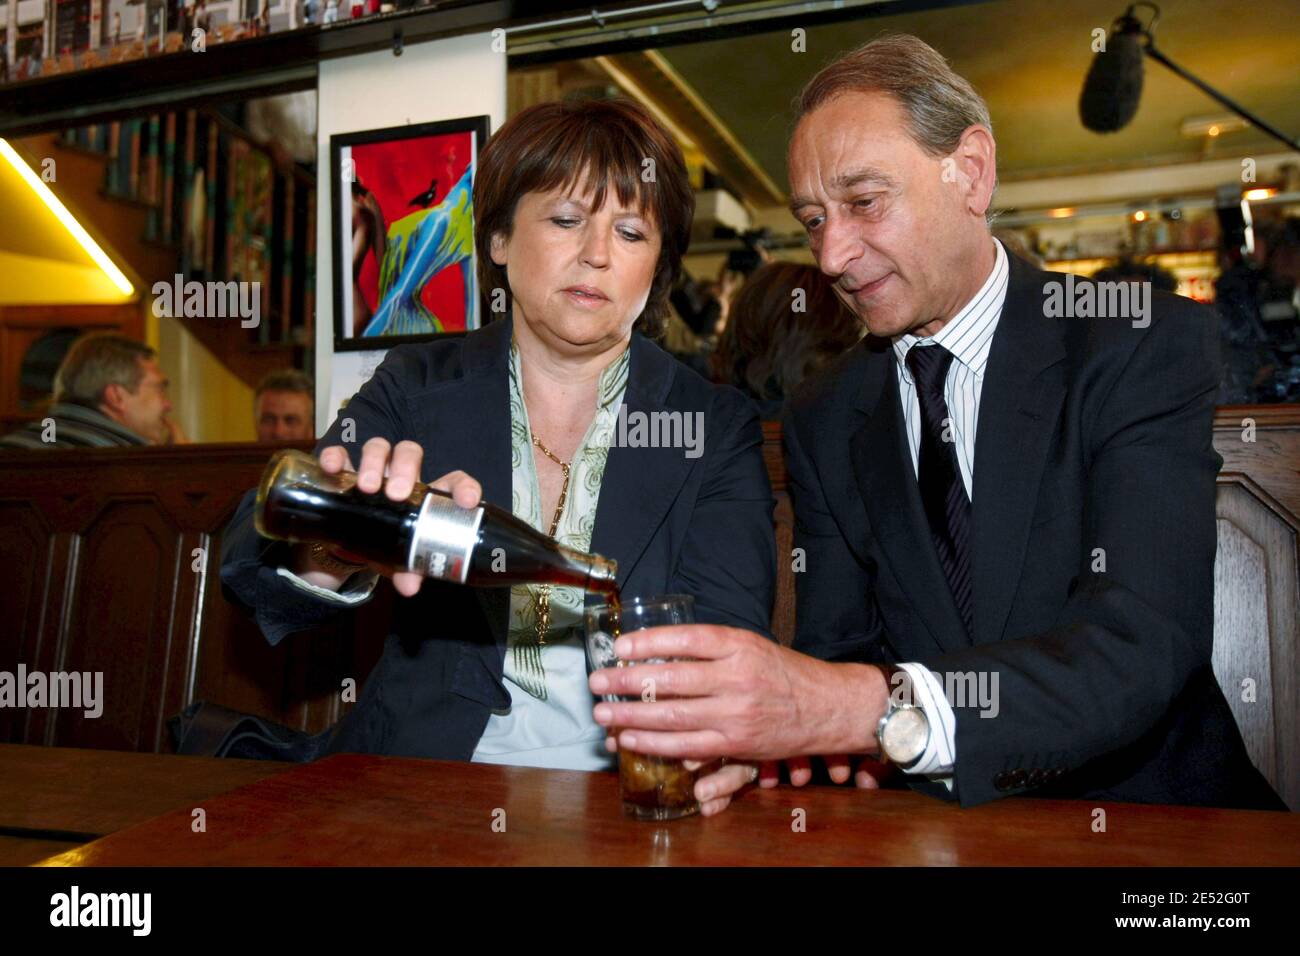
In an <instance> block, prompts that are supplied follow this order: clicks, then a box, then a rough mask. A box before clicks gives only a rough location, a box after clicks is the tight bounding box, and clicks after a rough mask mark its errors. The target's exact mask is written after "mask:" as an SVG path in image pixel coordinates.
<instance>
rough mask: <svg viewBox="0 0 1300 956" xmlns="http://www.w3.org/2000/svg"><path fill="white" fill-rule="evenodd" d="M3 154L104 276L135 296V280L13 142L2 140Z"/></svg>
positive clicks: (0, 149)
mask: <svg viewBox="0 0 1300 956" xmlns="http://www.w3.org/2000/svg"><path fill="white" fill-rule="evenodd" d="M0 155H3V156H4V158H5V159H7V160H9V165H10V166H12V167H13V168H14V170H15V171H16V172H17V173H18V175H19V176H21V177H22V178H23V179H24V180H26V182H27V185H28V186H30V187H31V188H32V191H33V192H35V193H36V195H38V196H40V197H41V201H42V202H44V203H45V205H46V206H48V207H49V209H50V212H52V213H54V216H55V218H56V219H58V220H59V222H61V223H63V227H64V228H65V229H67V230H68V232H70V233H72V238H74V239H76V240H77V242H79V243H81V248H83V249H85V250H86V253H87V254H88V255H89V256H90V258H92V259H94V260H95V264H96V265H97V266H99V267H100V268H101V269H103V270H104V274H105V275H106V276H108V277H109V279H111V280H112V282H113V285H115V286H117V287H118V289H120V290H121V291H122V294H123V295H125V296H130V295H132V294H134V293H135V286H133V285H132V284H131V280H130V279H128V278H127V277H126V276H125V275H123V274H122V270H121V269H119V268H118V267H117V266H115V265H114V264H113V260H112V259H110V258H109V257H108V253H106V252H104V250H103V249H101V248H100V247H99V243H97V242H96V241H95V240H94V239H92V238H91V237H90V233H88V232H86V230H85V228H84V227H83V226H82V225H81V223H79V222H77V217H76V216H74V215H72V213H70V212H69V211H68V207H67V206H65V205H63V203H62V202H60V201H59V197H58V196H56V195H54V193H52V192H51V191H50V187H49V186H47V185H45V183H43V182H41V178H40V177H39V176H37V175H36V173H35V172H34V171H33V170H32V168H31V167H30V166H28V165H27V163H26V162H25V161H24V160H23V158H22V157H21V156H19V155H18V153H17V151H15V150H14V148H13V147H12V146H10V145H9V141H8V140H6V139H3V138H0Z"/></svg>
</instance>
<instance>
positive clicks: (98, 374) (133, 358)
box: [0, 332, 187, 448]
mask: <svg viewBox="0 0 1300 956" xmlns="http://www.w3.org/2000/svg"><path fill="white" fill-rule="evenodd" d="M169 384H170V382H169V379H168V378H167V376H166V375H164V374H163V371H162V369H161V368H159V367H158V361H157V353H156V352H154V350H153V349H151V348H150V347H149V346H147V345H145V344H144V343H143V342H137V341H135V340H134V339H130V338H127V337H126V336H124V335H117V334H115V333H111V332H94V333H91V334H89V335H84V336H82V337H81V338H79V339H77V341H75V342H73V343H72V347H71V348H69V349H68V354H67V355H66V356H64V358H63V362H62V363H61V364H60V365H59V370H58V372H57V373H56V374H55V376H54V401H53V403H52V404H51V405H50V407H49V410H48V412H46V414H45V415H44V416H43V417H42V418H40V419H38V420H37V421H34V422H29V423H28V424H26V425H25V426H23V427H22V428H20V429H18V430H17V431H15V432H12V433H11V434H9V435H6V436H5V437H4V438H0V447H6V448H110V447H113V446H116V445H174V444H184V443H186V441H187V439H186V438H185V436H184V434H183V433H182V432H181V429H180V426H179V425H177V424H176V423H175V422H173V421H172V420H171V419H170V418H169V417H168V414H169V413H170V412H171V410H172V403H171V400H170V399H169V398H168V397H167V387H168V385H169Z"/></svg>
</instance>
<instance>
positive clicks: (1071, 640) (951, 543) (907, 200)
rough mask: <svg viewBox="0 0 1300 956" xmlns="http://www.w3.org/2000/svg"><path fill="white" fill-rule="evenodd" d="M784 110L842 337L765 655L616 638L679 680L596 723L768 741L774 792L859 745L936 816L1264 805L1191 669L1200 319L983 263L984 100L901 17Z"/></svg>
mask: <svg viewBox="0 0 1300 956" xmlns="http://www.w3.org/2000/svg"><path fill="white" fill-rule="evenodd" d="M799 114H800V115H799V122H798V126H797V128H796V131H795V134H794V138H793V140H792V143H791V147H790V176H791V183H792V194H793V198H792V204H791V208H792V211H793V212H794V214H795V216H796V217H797V218H798V219H799V220H800V222H801V223H802V224H803V225H804V227H805V229H806V230H807V232H808V235H809V241H810V246H811V249H812V251H813V254H814V255H815V256H816V258H817V262H818V265H819V266H820V268H821V270H822V271H823V272H824V273H826V274H827V275H828V276H831V277H832V278H833V279H834V280H835V285H836V289H837V292H838V293H839V294H840V296H841V298H842V299H843V300H844V301H845V302H846V303H847V304H848V305H849V306H850V307H851V308H853V309H854V311H855V312H857V314H858V315H859V316H861V318H862V319H863V321H864V322H865V323H866V325H867V328H868V331H869V332H870V335H869V336H868V337H867V338H866V339H865V340H864V341H863V343H862V344H861V345H860V346H858V347H856V348H854V349H853V350H852V351H850V352H849V353H848V354H846V355H845V356H844V357H843V358H842V359H841V360H840V361H839V362H838V364H837V365H835V366H834V367H832V368H831V369H830V370H829V371H828V372H827V373H826V374H825V375H823V376H821V377H820V378H818V379H815V380H814V381H812V382H810V383H808V385H807V387H805V388H804V389H803V391H802V392H801V393H800V394H799V395H798V396H797V398H796V399H795V400H794V401H793V402H792V404H791V405H790V407H789V408H788V409H787V413H786V417H785V422H784V436H785V441H786V446H787V461H788V470H789V476H790V487H791V494H792V497H793V500H794V506H795V541H794V543H795V553H794V555H793V560H794V561H795V570H796V571H799V572H800V573H799V574H798V575H797V587H798V595H797V635H796V638H795V642H794V649H793V650H787V649H784V648H779V647H773V646H771V645H770V644H765V642H762V641H760V639H758V638H757V637H755V636H753V635H749V634H746V633H744V632H741V631H736V630H734V629H710V628H700V627H696V628H677V629H661V630H659V631H657V632H646V633H643V634H642V635H635V636H632V637H630V638H629V639H627V640H626V643H625V646H623V647H621V648H620V649H619V650H620V653H624V654H627V655H628V656H631V657H633V658H642V657H653V656H673V655H680V656H697V657H699V658H701V659H702V662H701V663H694V664H676V665H641V666H640V667H638V668H635V669H632V670H633V671H634V672H636V671H639V672H640V673H638V674H637V675H636V676H637V678H638V679H641V680H643V679H645V678H646V677H653V678H656V681H657V685H658V686H659V687H660V688H661V689H662V688H665V687H671V688H674V690H675V693H676V694H677V695H679V699H677V700H663V699H661V700H660V701H659V702H657V703H639V702H638V703H630V704H613V705H611V704H601V705H599V706H597V708H596V719H597V720H598V721H599V722H601V723H603V724H605V725H607V726H609V725H611V724H612V725H613V726H616V727H619V728H628V729H624V730H622V731H621V732H620V736H619V743H620V745H621V746H628V747H631V748H633V749H638V750H643V751H646V752H650V753H662V754H667V755H682V754H689V755H690V756H692V757H696V758H699V759H703V758H706V757H710V756H714V755H718V754H727V755H729V756H732V757H741V758H746V759H759V760H763V761H768V764H767V767H766V769H765V771H764V783H765V784H768V785H773V784H774V783H775V765H774V764H772V763H771V761H773V760H776V759H784V758H792V757H793V758H794V759H791V760H789V764H790V771H791V777H792V779H793V780H794V781H795V782H796V783H801V782H803V781H804V780H806V779H807V778H808V775H809V767H808V760H807V757H808V755H810V754H822V755H835V754H853V755H871V756H876V755H880V754H882V753H883V755H884V756H885V757H886V758H888V759H889V761H890V762H891V763H892V764H894V765H895V766H897V767H899V768H901V769H902V770H903V771H904V772H905V778H904V779H906V780H907V782H908V783H909V784H911V785H912V786H914V787H915V788H917V789H921V790H924V791H925V792H928V793H931V794H933V795H935V796H939V797H942V798H944V799H955V800H959V801H960V802H961V804H962V805H963V806H973V805H977V804H981V803H984V802H987V801H989V800H992V799H995V798H998V797H1001V796H1004V795H1008V794H1018V793H1026V792H1033V793H1038V794H1041V795H1044V796H1049V795H1050V796H1056V797H1063V798H1078V799H1087V800H1115V801H1130V802H1146V803H1172V804H1193V805H1208V806H1224V807H1252V808H1262V809H1286V808H1285V805H1284V804H1282V803H1281V801H1280V800H1279V799H1278V798H1277V795H1276V794H1275V793H1273V791H1272V790H1271V788H1270V787H1269V786H1268V784H1267V783H1266V782H1265V781H1264V779H1263V778H1262V776H1261V775H1260V774H1259V773H1258V771H1257V770H1256V769H1255V768H1254V767H1253V766H1252V765H1251V762H1250V760H1249V757H1248V756H1247V754H1246V750H1245V747H1244V745H1243V743H1242V740H1241V736H1240V734H1239V732H1238V730H1237V727H1236V725H1235V723H1234V721H1233V718H1232V714H1231V712H1230V711H1229V708H1228V705H1227V702H1226V700H1225V698H1224V696H1223V693H1222V692H1221V691H1220V689H1219V687H1218V685H1217V683H1216V682H1215V678H1214V674H1213V672H1212V670H1211V665H1210V652H1211V647H1212V641H1213V633H1212V632H1213V567H1214V556H1215V541H1216V536H1215V511H1214V500H1215V475H1216V473H1217V471H1218V469H1219V467H1220V465H1221V464H1222V460H1221V459H1220V457H1219V456H1218V455H1217V454H1216V453H1215V451H1214V449H1213V446H1212V444H1211V437H1212V433H1211V418H1212V414H1213V403H1214V395H1215V390H1216V387H1217V384H1218V379H1219V374H1218V365H1217V347H1216V333H1215V325H1214V316H1213V314H1212V313H1211V312H1209V311H1208V310H1206V309H1204V308H1203V307H1201V306H1199V305H1197V304H1196V303H1193V302H1191V301H1189V300H1186V299H1181V298H1178V297H1177V296H1173V295H1168V294H1165V293H1155V294H1154V295H1153V294H1152V293H1151V290H1150V288H1149V287H1146V288H1143V287H1142V286H1141V285H1128V284H1124V285H1122V286H1118V285H1117V286H1116V287H1113V288H1106V287H1103V286H1101V285H1099V284H1097V283H1091V282H1088V281H1087V280H1076V279H1075V278H1074V277H1072V276H1071V277H1067V276H1065V275H1063V274H1059V273H1049V272H1043V271H1041V270H1038V269H1036V268H1034V267H1032V266H1030V265H1029V264H1028V263H1026V262H1024V261H1022V260H1019V259H1016V258H1014V257H1011V256H1009V255H1008V254H1007V253H1006V251H1005V249H1003V248H1002V247H1001V245H1000V244H999V243H997V242H996V241H995V240H994V239H993V238H992V237H991V236H990V234H989V231H988V224H987V222H986V218H985V215H986V212H987V210H988V208H989V205H990V201H991V198H992V194H993V190H994V188H995V185H996V158H995V157H996V148H995V144H994V140H993V135H992V128H991V124H990V122H989V119H988V113H987V109H986V107H985V106H984V104H983V101H982V100H981V99H980V98H979V96H978V94H977V93H976V92H975V91H974V90H973V89H972V88H971V87H970V85H969V83H967V82H966V81H965V80H964V79H962V78H961V77H959V76H957V75H956V74H955V73H953V72H952V70H951V69H950V68H949V67H948V65H947V64H946V62H945V61H944V60H943V58H942V57H941V56H940V55H939V54H938V53H936V52H935V51H934V50H933V49H931V48H930V47H928V46H926V45H925V44H924V43H922V42H921V41H920V40H917V39H916V38H914V37H886V38H883V39H881V40H877V41H873V42H872V43H870V44H867V45H866V46H864V47H862V48H861V49H859V50H856V51H854V52H853V53H851V54H848V55H846V56H845V57H843V58H841V59H840V60H839V61H837V62H836V63H833V64H831V65H830V66H828V67H826V68H825V69H824V70H823V71H822V72H821V73H820V74H818V76H816V77H815V78H814V79H813V80H812V81H811V82H810V83H809V84H808V86H807V88H806V89H805V90H804V93H803V95H802V99H801V103H800V110H799ZM976 426H978V428H977V427H976ZM977 439H978V440H977ZM645 667H654V668H656V669H658V670H659V671H662V673H659V674H656V673H651V672H649V671H644V670H642V668H645ZM630 679H631V674H629V673H628V672H627V671H624V672H621V673H620V672H615V671H601V672H598V673H596V674H594V675H592V678H591V680H590V683H591V686H592V688H593V690H595V691H596V692H597V693H606V692H610V691H612V692H614V693H627V692H629V691H628V688H630V687H631V684H628V683H627V682H628V681H630ZM625 684H626V685H627V686H625ZM663 696H664V695H663V694H662V693H661V698H662V697H663ZM827 762H828V766H829V767H830V769H831V775H832V777H833V778H834V779H836V780H839V781H842V780H845V779H847V777H848V775H849V771H850V767H851V765H850V762H849V759H848V758H847V757H843V756H828V757H827ZM880 766H881V765H880V764H877V763H875V762H874V760H870V759H868V760H866V761H865V762H864V763H863V764H862V765H860V766H859V770H858V775H857V776H858V782H859V785H862V786H873V785H876V782H877V778H878V777H880V776H881V771H880Z"/></svg>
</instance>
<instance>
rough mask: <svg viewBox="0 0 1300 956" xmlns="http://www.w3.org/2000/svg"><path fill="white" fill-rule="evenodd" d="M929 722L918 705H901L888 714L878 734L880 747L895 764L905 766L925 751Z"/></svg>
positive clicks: (928, 738) (928, 740)
mask: <svg viewBox="0 0 1300 956" xmlns="http://www.w3.org/2000/svg"><path fill="white" fill-rule="evenodd" d="M929 742H930V722H929V721H928V720H927V719H926V717H925V712H924V711H922V710H921V709H920V708H918V707H901V708H899V709H898V710H895V711H894V712H893V713H892V714H890V715H889V719H888V720H886V721H885V727H884V730H883V731H882V732H881V734H880V747H881V749H882V750H884V751H885V755H886V756H887V757H889V759H890V760H892V761H894V763H896V764H902V765H904V766H906V765H907V764H909V763H912V762H913V761H915V760H916V759H918V758H919V757H920V756H921V754H923V753H925V746H926V744H928V743H929Z"/></svg>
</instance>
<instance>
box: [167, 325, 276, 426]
mask: <svg viewBox="0 0 1300 956" xmlns="http://www.w3.org/2000/svg"><path fill="white" fill-rule="evenodd" d="M146 338H147V340H148V342H149V344H150V346H152V347H153V348H154V349H156V350H157V352H158V364H159V365H161V366H162V368H163V371H164V372H166V373H167V377H168V378H170V379H171V399H172V405H173V406H174V410H173V412H172V417H173V419H174V420H175V421H176V422H178V423H180V426H181V429H182V430H183V431H184V432H185V434H186V436H187V437H188V438H189V439H190V441H195V442H216V441H253V440H254V439H256V437H257V433H256V432H255V431H254V429H253V389H252V387H251V386H249V385H246V384H245V383H244V382H243V381H242V380H241V379H240V378H239V377H238V376H236V375H235V374H234V373H232V372H231V371H230V370H229V369H228V368H226V366H225V365H223V364H222V363H221V362H219V361H218V360H217V358H216V357H215V356H214V355H213V354H212V353H211V352H210V351H208V349H207V347H206V346H205V345H203V343H202V342H200V341H199V340H198V339H197V338H195V337H194V336H193V335H191V334H190V332H189V331H188V330H187V329H186V328H185V326H184V325H182V324H181V323H180V322H178V321H177V320H176V319H173V318H169V317H167V316H163V317H161V318H160V317H157V316H155V315H154V314H153V310H152V309H150V310H148V319H147V332H146Z"/></svg>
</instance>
